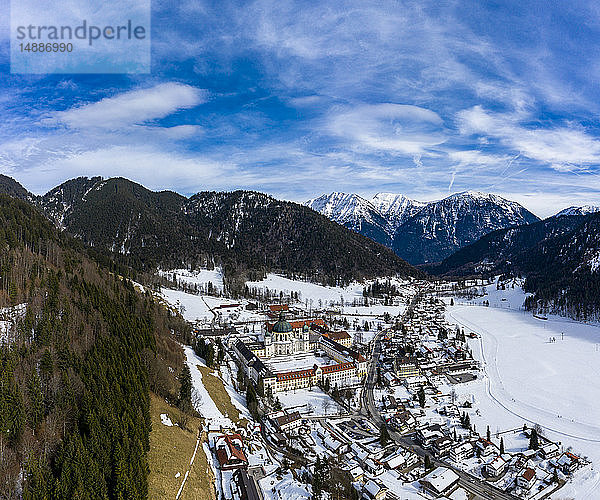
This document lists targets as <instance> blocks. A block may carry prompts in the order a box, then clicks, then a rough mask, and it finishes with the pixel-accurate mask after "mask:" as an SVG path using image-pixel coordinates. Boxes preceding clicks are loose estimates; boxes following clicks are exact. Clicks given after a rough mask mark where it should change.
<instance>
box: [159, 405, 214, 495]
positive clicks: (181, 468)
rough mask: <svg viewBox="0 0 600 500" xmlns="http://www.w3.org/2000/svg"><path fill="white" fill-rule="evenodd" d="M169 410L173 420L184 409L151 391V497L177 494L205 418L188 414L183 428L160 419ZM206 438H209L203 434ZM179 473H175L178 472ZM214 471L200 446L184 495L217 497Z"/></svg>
mask: <svg viewBox="0 0 600 500" xmlns="http://www.w3.org/2000/svg"><path fill="white" fill-rule="evenodd" d="M162 413H166V414H167V415H168V416H169V418H170V419H171V421H172V422H173V424H175V423H176V422H177V421H178V420H179V419H180V414H181V412H180V411H179V410H178V409H177V408H174V407H173V406H169V405H168V404H167V403H166V402H165V401H164V400H162V399H161V398H159V397H158V396H156V395H154V394H151V395H150V417H151V419H152V432H151V433H150V452H149V453H148V462H149V464H150V477H149V478H148V497H149V498H151V499H155V498H156V499H162V498H165V499H166V498H175V495H177V491H178V490H179V487H180V486H181V482H182V481H183V477H184V476H185V473H186V471H187V470H188V468H189V464H190V459H191V458H192V455H193V453H194V448H195V447H196V438H197V436H198V429H199V428H200V427H202V419H200V418H193V417H189V419H188V421H187V424H186V426H187V428H188V429H189V430H184V429H181V428H180V427H178V426H177V425H173V426H172V427H169V426H167V425H164V424H163V423H162V422H161V419H160V415H161V414H162ZM203 441H206V436H205V435H204V437H203ZM178 472H179V473H180V476H179V477H177V478H176V477H175V475H176V474H177V473H178ZM213 485H214V477H213V472H212V469H211V468H210V466H209V465H208V462H207V460H206V455H205V454H204V451H203V450H202V443H200V445H199V446H198V451H197V452H196V458H195V459H194V465H192V468H191V469H190V474H189V476H188V479H187V481H186V483H185V487H184V489H183V493H182V495H181V497H180V498H181V499H184V500H192V499H194V500H214V499H215V493H214V486H213Z"/></svg>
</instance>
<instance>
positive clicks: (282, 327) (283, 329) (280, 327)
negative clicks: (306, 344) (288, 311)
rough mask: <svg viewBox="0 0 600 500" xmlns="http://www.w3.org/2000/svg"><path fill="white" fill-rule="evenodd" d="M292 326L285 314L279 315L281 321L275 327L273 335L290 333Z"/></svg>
mask: <svg viewBox="0 0 600 500" xmlns="http://www.w3.org/2000/svg"><path fill="white" fill-rule="evenodd" d="M291 331H292V325H291V324H290V323H289V322H288V321H286V320H285V318H284V316H283V313H281V314H280V315H279V321H277V323H275V324H274V325H273V333H290V332H291Z"/></svg>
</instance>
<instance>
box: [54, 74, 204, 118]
mask: <svg viewBox="0 0 600 500" xmlns="http://www.w3.org/2000/svg"><path fill="white" fill-rule="evenodd" d="M206 98H207V95H206V91H204V90H202V89H198V88H196V87H192V86H190V85H184V84H180V83H173V82H169V83H162V84H160V85H156V86H154V87H151V88H147V89H139V90H131V91H129V92H125V93H122V94H119V95H116V96H113V97H106V98H104V99H102V100H100V101H98V102H94V103H91V104H84V105H82V106H79V107H75V108H71V109H69V110H67V111H59V112H56V113H54V114H53V115H52V116H50V117H49V118H47V119H46V120H44V123H46V124H64V125H66V126H67V127H69V128H72V129H86V128H101V129H121V128H126V127H129V126H131V125H135V124H142V123H145V122H147V121H149V120H154V119H159V118H164V117H165V116H168V115H170V114H172V113H175V112H176V111H179V110H182V109H188V108H193V107H195V106H197V105H199V104H202V103H203V102H205V101H206Z"/></svg>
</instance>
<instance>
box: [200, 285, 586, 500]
mask: <svg viewBox="0 0 600 500" xmlns="http://www.w3.org/2000/svg"><path fill="white" fill-rule="evenodd" d="M475 284H476V283H474V284H470V283H469V284H467V285H468V286H469V287H470V288H472V285H475ZM462 286H464V284H462ZM374 288H375V287H373V289H370V290H366V291H365V289H363V290H362V292H356V293H355V297H354V298H353V299H352V302H351V303H350V304H347V306H346V307H341V306H340V304H336V302H337V300H338V299H337V298H336V299H333V298H332V299H331V300H330V301H329V302H328V301H327V300H326V299H315V301H314V302H313V300H312V299H311V300H310V302H311V303H309V301H308V300H306V301H304V302H302V300H301V299H300V298H298V295H297V292H296V294H294V292H291V293H289V294H283V293H282V294H275V296H276V300H273V298H274V297H273V296H272V295H271V296H267V297H266V298H267V299H269V300H256V299H243V300H239V301H231V300H227V299H223V298H221V299H219V301H218V303H217V302H215V304H216V305H215V306H213V307H210V308H209V309H210V312H211V313H212V314H213V317H212V319H210V317H209V316H206V317H205V318H204V319H203V320H200V321H198V322H197V323H196V328H195V336H196V339H195V340H196V342H197V343H199V345H201V346H202V347H201V348H200V350H199V349H196V353H199V354H202V353H203V352H206V351H207V350H210V351H212V352H217V351H218V350H219V349H222V350H223V351H224V354H223V355H222V361H221V362H220V363H217V364H216V365H215V364H214V361H211V364H212V365H213V368H214V369H216V373H218V374H219V377H220V378H221V379H222V380H223V384H224V385H225V386H226V389H227V392H228V393H229V394H230V397H231V400H232V401H235V406H236V407H237V408H238V409H239V411H240V415H244V418H239V419H238V420H237V422H236V419H232V418H231V415H223V414H217V415H214V416H213V417H214V418H211V415H210V414H209V416H208V418H207V419H206V421H207V423H206V429H205V430H206V436H207V443H206V445H205V446H206V449H205V452H206V453H207V454H210V458H211V460H209V463H211V465H212V467H213V472H214V474H215V477H216V478H217V480H216V484H215V488H216V492H217V498H225V499H235V500H237V499H251V500H253V499H264V498H298V499H300V498H319V497H320V496H321V495H324V496H323V498H326V497H327V495H329V497H331V498H366V499H404V498H407V499H412V498H451V499H471V498H502V499H505V498H506V499H509V498H527V499H541V498H548V497H550V495H551V494H552V493H554V492H555V491H557V490H559V489H560V488H561V487H562V486H563V485H564V484H565V483H566V482H567V481H569V479H570V478H572V477H573V475H575V474H577V473H578V471H579V470H580V469H584V468H589V467H590V463H589V461H588V460H586V459H585V458H584V457H582V456H581V455H580V454H577V453H576V452H575V451H573V450H571V449H570V448H569V447H568V444H567V443H561V442H556V441H552V440H550V439H549V438H547V437H545V435H544V431H543V429H542V428H541V427H540V426H538V425H533V424H531V423H529V422H523V425H522V426H520V427H518V428H507V429H501V428H499V426H498V425H497V424H496V423H495V422H493V421H490V422H489V423H488V425H487V426H486V427H485V428H476V426H475V424H474V423H472V421H474V420H475V419H476V418H477V416H480V415H479V409H478V407H477V406H478V405H477V401H476V400H475V398H474V397H473V396H471V397H468V394H467V392H468V391H465V388H468V387H470V386H471V385H472V384H477V383H480V379H481V376H482V371H481V370H482V367H481V362H480V361H477V360H476V359H474V357H473V353H472V348H471V347H470V342H476V341H477V333H476V332H472V331H465V329H464V327H463V328H461V327H460V326H457V325H456V324H453V323H452V322H450V321H448V318H447V316H446V314H445V313H446V308H447V305H448V304H450V303H451V302H452V303H453V301H454V298H452V296H453V294H454V292H455V291H456V288H457V284H440V283H438V284H432V283H430V282H417V281H413V282H411V283H406V284H404V286H401V285H400V284H398V286H397V287H393V288H392V287H391V286H390V284H389V283H388V284H387V285H385V286H379V285H378V286H377V287H376V288H377V290H374ZM383 290H386V291H385V292H382V291H383ZM373 292H374V293H373ZM361 296H362V297H361ZM357 297H358V298H357ZM202 298H203V300H205V301H208V297H204V296H203V297H202ZM262 299H264V298H262ZM317 301H318V302H319V306H320V307H319V306H316V303H317ZM340 302H341V300H340ZM190 351H191V350H190ZM211 357H212V356H211ZM207 362H208V360H207V359H205V358H203V357H202V356H197V355H196V354H194V353H193V352H190V353H189V356H188V363H192V364H200V365H205V364H206V363H207ZM211 397H212V396H211V394H210V393H206V394H204V395H202V396H201V398H200V399H201V400H202V401H203V403H206V402H207V399H210V398H211ZM205 406H206V405H204V406H202V405H201V407H200V413H201V414H202V413H203V411H202V410H205V409H206V408H205ZM240 424H241V425H240ZM324 478H326V479H324ZM331 478H335V481H334V482H335V484H336V486H335V488H333V489H332V487H331V486H330V485H329V484H326V483H331V482H332V481H330V480H331Z"/></svg>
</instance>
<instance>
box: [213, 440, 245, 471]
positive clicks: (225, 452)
mask: <svg viewBox="0 0 600 500" xmlns="http://www.w3.org/2000/svg"><path fill="white" fill-rule="evenodd" d="M215 455H216V456H217V460H218V461H219V467H220V468H221V469H222V470H231V469H240V468H246V467H248V458H247V457H246V454H245V453H244V440H243V439H242V436H240V435H239V434H223V435H221V436H217V438H215Z"/></svg>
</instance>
